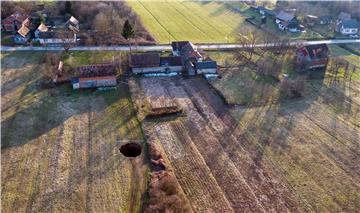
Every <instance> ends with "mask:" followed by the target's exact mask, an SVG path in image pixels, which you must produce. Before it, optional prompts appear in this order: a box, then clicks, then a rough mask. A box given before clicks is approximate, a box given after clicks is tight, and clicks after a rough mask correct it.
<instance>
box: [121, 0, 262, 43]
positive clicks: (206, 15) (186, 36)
mask: <svg viewBox="0 0 360 213" xmlns="http://www.w3.org/2000/svg"><path fill="white" fill-rule="evenodd" d="M127 4H128V5H129V6H131V8H132V9H133V10H134V11H135V12H136V13H137V14H138V15H139V16H140V18H141V20H142V22H143V25H144V26H145V27H146V29H147V30H148V31H149V32H150V33H151V35H152V36H154V37H155V39H156V41H157V42H158V43H169V42H171V41H175V40H178V41H180V40H190V41H192V42H194V43H206V42H224V43H225V42H234V41H235V40H236V38H237V36H238V35H239V33H243V34H246V33H247V32H249V31H255V30H256V28H254V27H253V26H252V25H250V24H248V23H245V18H246V17H244V16H242V15H240V14H239V13H236V12H233V11H231V10H229V9H228V8H227V7H226V5H225V4H224V3H221V2H190V1H166V2H153V1H141V0H140V1H127ZM240 26H241V27H240Z"/></svg>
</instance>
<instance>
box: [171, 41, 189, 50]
mask: <svg viewBox="0 0 360 213" xmlns="http://www.w3.org/2000/svg"><path fill="white" fill-rule="evenodd" d="M188 43H190V42H189V41H173V42H171V46H172V49H173V51H181V50H182V48H183V47H184V46H185V45H187V44H188Z"/></svg>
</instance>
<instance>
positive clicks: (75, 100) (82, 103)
mask: <svg viewBox="0 0 360 213" xmlns="http://www.w3.org/2000/svg"><path fill="white" fill-rule="evenodd" d="M119 87H120V88H118V89H117V90H116V91H106V92H103V93H101V94H99V93H96V92H94V91H93V90H82V91H73V90H72V89H71V88H70V86H69V85H62V86H58V87H56V88H53V89H40V90H39V91H37V92H42V93H45V95H43V96H42V98H40V99H39V100H35V101H32V102H31V103H30V104H28V103H27V106H26V107H22V106H21V101H22V100H21V98H20V101H19V103H18V105H17V106H15V111H16V112H15V113H14V114H13V115H12V116H10V117H8V118H7V119H6V120H4V121H2V122H1V130H2V131H1V132H2V134H1V141H2V144H1V148H2V149H4V148H9V147H14V146H21V145H23V144H25V143H27V142H29V141H31V140H33V139H36V138H38V137H39V136H41V135H43V134H46V133H47V132H49V131H51V130H52V129H53V128H56V127H58V126H60V125H62V124H63V123H64V122H65V121H66V120H67V119H69V118H71V117H72V116H76V115H81V114H83V113H90V112H99V111H103V110H105V108H107V107H108V106H110V105H111V104H112V103H114V102H116V101H118V100H120V99H122V98H128V97H127V96H126V92H123V91H122V90H124V89H126V88H123V87H122V86H119ZM31 94H32V92H30V94H29V91H28V90H26V89H25V90H24V94H23V97H22V98H24V99H26V96H27V95H31ZM109 96H110V97H109ZM101 97H102V98H103V99H104V101H105V102H106V104H101V105H100V107H97V108H96V109H94V108H93V107H92V105H93V104H96V103H95V102H96V101H97V100H99V99H98V98H101ZM123 125H125V124H124V123H123Z"/></svg>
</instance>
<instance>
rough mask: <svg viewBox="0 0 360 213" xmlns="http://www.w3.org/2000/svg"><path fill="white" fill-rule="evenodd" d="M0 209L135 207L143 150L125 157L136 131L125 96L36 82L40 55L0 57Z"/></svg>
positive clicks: (143, 176) (123, 90) (143, 173)
mask: <svg viewBox="0 0 360 213" xmlns="http://www.w3.org/2000/svg"><path fill="white" fill-rule="evenodd" d="M1 57H2V60H1V62H2V64H1V65H2V72H1V77H2V97H1V102H2V107H1V108H2V111H1V113H2V120H1V128H2V129H1V130H2V131H1V133H2V134H1V142H2V147H1V175H2V177H1V178H2V181H1V193H2V196H1V208H2V212H139V211H141V208H142V203H143V200H144V193H145V190H146V188H147V187H146V185H147V171H148V166H147V164H146V161H145V158H144V155H141V157H138V158H136V159H129V158H126V157H124V156H123V155H122V154H121V153H120V152H119V148H120V146H121V145H122V144H123V143H126V141H128V140H136V141H138V142H140V143H141V144H142V141H143V135H142V130H141V127H140V123H139V122H138V120H137V118H136V115H135V113H134V111H133V110H132V103H131V99H130V96H129V93H128V88H127V87H125V86H123V85H119V86H118V88H117V90H115V91H103V92H100V91H80V92H74V91H72V89H71V88H70V86H69V85H63V86H59V87H56V88H53V89H45V88H43V87H42V86H41V84H40V83H39V82H40V78H41V77H42V75H41V72H40V68H41V66H42V58H43V54H40V53H11V54H2V55H1Z"/></svg>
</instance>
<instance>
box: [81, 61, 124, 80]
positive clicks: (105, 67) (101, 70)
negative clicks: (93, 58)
mask: <svg viewBox="0 0 360 213" xmlns="http://www.w3.org/2000/svg"><path fill="white" fill-rule="evenodd" d="M116 65H117V64H113V63H111V64H94V65H88V66H81V67H76V68H75V70H74V74H75V76H77V77H81V78H84V77H99V76H116V74H117V71H116Z"/></svg>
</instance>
